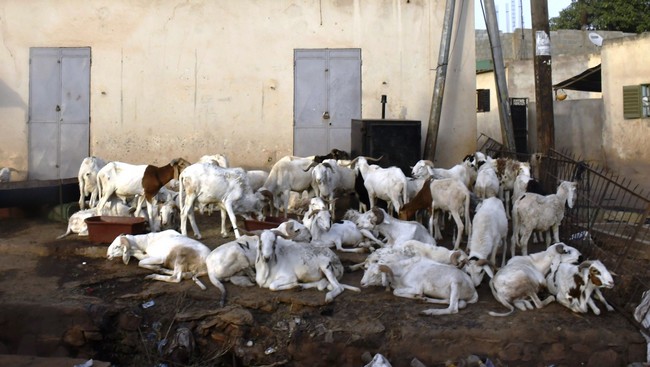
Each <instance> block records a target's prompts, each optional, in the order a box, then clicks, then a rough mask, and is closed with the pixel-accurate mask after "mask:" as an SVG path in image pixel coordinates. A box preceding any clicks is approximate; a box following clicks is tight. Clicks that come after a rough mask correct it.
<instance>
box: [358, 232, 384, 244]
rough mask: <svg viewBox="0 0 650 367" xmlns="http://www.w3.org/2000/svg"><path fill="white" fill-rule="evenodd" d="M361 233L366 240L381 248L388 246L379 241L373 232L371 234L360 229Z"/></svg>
mask: <svg viewBox="0 0 650 367" xmlns="http://www.w3.org/2000/svg"><path fill="white" fill-rule="evenodd" d="M359 231H360V232H361V234H362V235H363V236H364V237H365V238H368V239H370V240H371V241H373V242H374V243H376V244H377V245H379V246H380V247H384V246H385V245H386V244H385V243H383V242H381V241H380V240H379V239H377V237H375V235H373V234H372V232H370V231H369V230H367V229H359Z"/></svg>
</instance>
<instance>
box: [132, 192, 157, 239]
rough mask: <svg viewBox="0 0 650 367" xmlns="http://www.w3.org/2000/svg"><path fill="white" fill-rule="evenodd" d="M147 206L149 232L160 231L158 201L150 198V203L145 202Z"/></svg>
mask: <svg viewBox="0 0 650 367" xmlns="http://www.w3.org/2000/svg"><path fill="white" fill-rule="evenodd" d="M146 202H147V203H146V204H147V215H149V224H150V226H151V232H159V231H160V221H159V220H158V200H157V199H156V197H155V196H154V197H153V198H151V202H149V200H146ZM136 211H137V210H136Z"/></svg>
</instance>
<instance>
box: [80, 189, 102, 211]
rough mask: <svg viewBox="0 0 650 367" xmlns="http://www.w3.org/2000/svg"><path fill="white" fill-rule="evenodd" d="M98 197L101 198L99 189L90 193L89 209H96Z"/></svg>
mask: <svg viewBox="0 0 650 367" xmlns="http://www.w3.org/2000/svg"><path fill="white" fill-rule="evenodd" d="M97 196H99V193H98V191H97V188H95V189H94V190H93V192H91V193H90V201H89V202H88V207H89V208H94V207H95V206H96V205H97ZM81 209H83V208H81Z"/></svg>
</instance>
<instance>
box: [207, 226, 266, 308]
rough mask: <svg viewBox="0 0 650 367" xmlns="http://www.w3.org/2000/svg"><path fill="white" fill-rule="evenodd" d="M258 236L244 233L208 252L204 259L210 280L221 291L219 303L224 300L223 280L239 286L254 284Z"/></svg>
mask: <svg viewBox="0 0 650 367" xmlns="http://www.w3.org/2000/svg"><path fill="white" fill-rule="evenodd" d="M258 242H259V236H250V235H244V236H241V237H239V238H238V239H236V240H234V241H230V242H227V243H224V244H223V245H221V246H219V247H217V248H215V249H214V250H212V252H210V254H209V255H208V257H207V258H206V259H205V263H206V266H207V270H208V278H209V279H210V282H211V283H212V284H213V285H214V286H215V287H217V288H218V289H219V291H221V299H220V301H219V304H220V305H221V307H223V306H224V304H225V302H226V287H225V286H224V285H223V282H224V281H227V280H229V281H230V282H231V283H233V284H235V285H238V286H240V287H250V286H253V285H255V283H254V280H255V271H254V270H253V269H254V268H255V258H256V257H257V244H258Z"/></svg>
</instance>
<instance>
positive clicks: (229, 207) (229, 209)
mask: <svg viewBox="0 0 650 367" xmlns="http://www.w3.org/2000/svg"><path fill="white" fill-rule="evenodd" d="M224 206H225V209H226V212H228V218H230V224H232V229H233V231H234V232H235V238H239V237H241V235H240V234H239V229H238V228H237V217H236V216H235V211H234V210H233V209H232V203H231V202H230V201H226V202H225V203H224ZM285 213H286V212H285ZM221 236H222V237H228V233H227V232H226V231H225V226H223V227H222V228H221Z"/></svg>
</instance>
